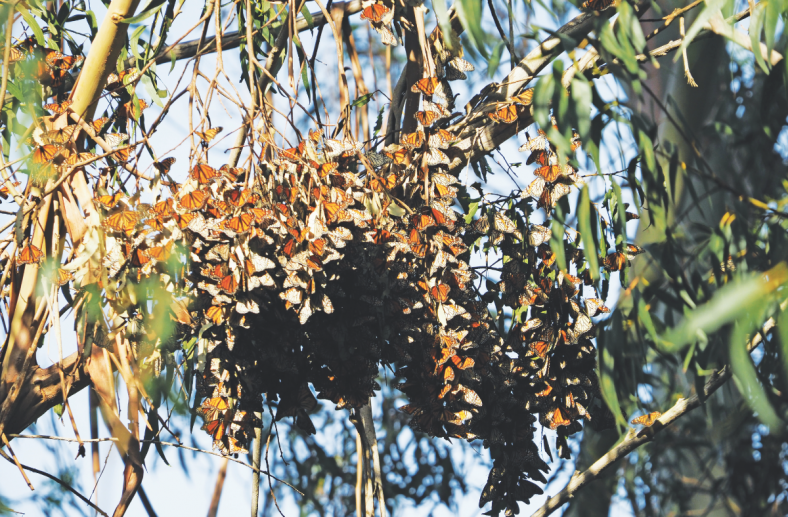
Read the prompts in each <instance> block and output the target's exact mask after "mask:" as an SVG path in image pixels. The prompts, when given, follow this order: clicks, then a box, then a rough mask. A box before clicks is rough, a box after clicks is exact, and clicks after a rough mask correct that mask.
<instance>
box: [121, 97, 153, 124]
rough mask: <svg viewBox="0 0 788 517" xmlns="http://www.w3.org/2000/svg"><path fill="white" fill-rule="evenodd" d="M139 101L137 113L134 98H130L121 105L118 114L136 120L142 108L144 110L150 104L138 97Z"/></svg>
mask: <svg viewBox="0 0 788 517" xmlns="http://www.w3.org/2000/svg"><path fill="white" fill-rule="evenodd" d="M139 103H140V104H139V106H140V111H139V113H137V107H136V105H135V104H134V100H133V99H132V100H130V101H129V102H127V103H126V104H124V105H123V106H122V107H121V109H120V115H121V116H122V117H125V118H130V119H134V120H138V118H139V116H140V115H141V114H142V112H143V110H145V108H148V107H149V106H150V105H149V104H148V103H147V102H145V101H144V100H143V99H139Z"/></svg>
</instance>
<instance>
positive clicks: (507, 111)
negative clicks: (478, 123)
mask: <svg viewBox="0 0 788 517" xmlns="http://www.w3.org/2000/svg"><path fill="white" fill-rule="evenodd" d="M518 115H519V113H518V110H517V105H516V104H509V105H508V106H504V107H503V108H499V109H498V110H496V111H493V112H492V113H489V114H488V115H487V116H488V117H490V118H491V119H492V120H493V121H495V122H500V123H503V124H512V123H514V122H516V121H517V117H518Z"/></svg>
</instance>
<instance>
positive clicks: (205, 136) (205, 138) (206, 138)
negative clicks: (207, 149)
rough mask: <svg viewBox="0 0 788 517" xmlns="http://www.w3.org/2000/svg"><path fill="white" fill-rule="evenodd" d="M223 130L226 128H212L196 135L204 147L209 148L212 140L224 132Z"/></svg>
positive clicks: (197, 132) (196, 132)
mask: <svg viewBox="0 0 788 517" xmlns="http://www.w3.org/2000/svg"><path fill="white" fill-rule="evenodd" d="M222 129H224V128H222V127H221V126H218V127H212V128H210V129H208V130H207V131H205V132H200V131H195V132H194V134H195V135H197V136H198V137H200V140H202V145H204V146H207V145H208V144H209V143H210V142H211V140H213V139H214V138H215V137H216V135H218V134H219V133H221V132H222Z"/></svg>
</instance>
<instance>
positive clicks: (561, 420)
mask: <svg viewBox="0 0 788 517" xmlns="http://www.w3.org/2000/svg"><path fill="white" fill-rule="evenodd" d="M547 419H548V421H549V422H550V429H553V430H555V429H558V428H559V427H560V426H562V425H569V424H571V423H572V421H571V420H569V419H568V418H565V417H564V414H563V412H562V411H561V408H555V411H553V412H552V413H550V414H549V415H548V416H547Z"/></svg>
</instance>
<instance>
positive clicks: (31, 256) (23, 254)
mask: <svg viewBox="0 0 788 517" xmlns="http://www.w3.org/2000/svg"><path fill="white" fill-rule="evenodd" d="M43 259H44V252H43V251H41V250H40V249H39V248H38V247H36V246H34V245H32V244H28V245H27V246H25V247H24V248H22V249H21V251H20V252H19V256H18V257H17V259H16V264H17V265H18V266H21V265H23V264H40V263H41V261H42V260H43Z"/></svg>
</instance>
